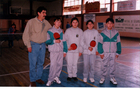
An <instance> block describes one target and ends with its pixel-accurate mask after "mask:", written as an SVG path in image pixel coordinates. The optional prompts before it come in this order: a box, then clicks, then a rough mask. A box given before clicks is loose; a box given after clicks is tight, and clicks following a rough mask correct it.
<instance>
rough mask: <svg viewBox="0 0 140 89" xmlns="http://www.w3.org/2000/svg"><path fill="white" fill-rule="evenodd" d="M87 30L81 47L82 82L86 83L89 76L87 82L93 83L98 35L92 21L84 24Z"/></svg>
mask: <svg viewBox="0 0 140 89" xmlns="http://www.w3.org/2000/svg"><path fill="white" fill-rule="evenodd" d="M86 25H87V28H88V29H87V30H86V31H84V35H83V36H82V41H81V46H82V47H83V49H84V51H83V59H84V70H83V77H84V78H83V81H84V82H87V78H88V75H89V80H90V81H91V82H94V64H95V60H96V55H97V54H98V52H97V45H98V37H99V33H98V31H97V30H95V29H94V28H93V27H94V23H93V21H92V20H88V21H87V22H86Z"/></svg>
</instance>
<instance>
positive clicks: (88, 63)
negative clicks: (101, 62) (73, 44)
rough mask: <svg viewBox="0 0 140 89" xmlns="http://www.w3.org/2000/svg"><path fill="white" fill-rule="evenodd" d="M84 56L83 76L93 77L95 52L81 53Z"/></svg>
mask: <svg viewBox="0 0 140 89" xmlns="http://www.w3.org/2000/svg"><path fill="white" fill-rule="evenodd" d="M83 58H84V70H83V77H84V78H88V76H89V78H94V66H95V65H94V64H95V60H96V55H95V54H91V55H88V54H83Z"/></svg>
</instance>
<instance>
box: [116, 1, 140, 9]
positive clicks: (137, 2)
mask: <svg viewBox="0 0 140 89" xmlns="http://www.w3.org/2000/svg"><path fill="white" fill-rule="evenodd" d="M121 1H135V0H113V7H114V9H113V11H117V6H118V2H121ZM135 10H140V0H136V9H135ZM129 11H130V10H129Z"/></svg>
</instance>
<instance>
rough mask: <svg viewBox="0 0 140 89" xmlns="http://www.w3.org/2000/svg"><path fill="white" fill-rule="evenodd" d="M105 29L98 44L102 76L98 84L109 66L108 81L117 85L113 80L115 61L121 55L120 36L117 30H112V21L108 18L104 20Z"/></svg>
mask: <svg viewBox="0 0 140 89" xmlns="http://www.w3.org/2000/svg"><path fill="white" fill-rule="evenodd" d="M106 26H107V28H106V29H104V30H103V31H102V32H101V35H100V41H99V43H98V52H99V53H100V57H101V59H103V60H102V63H103V64H102V76H101V80H100V84H103V83H104V81H105V77H106V75H107V66H108V64H109V65H110V66H109V67H110V72H109V73H110V81H111V82H112V83H113V84H117V81H116V79H115V75H114V71H115V59H116V58H118V56H119V54H121V42H120V35H119V33H118V31H117V30H115V29H114V28H113V26H114V20H113V19H112V18H108V19H107V20H106Z"/></svg>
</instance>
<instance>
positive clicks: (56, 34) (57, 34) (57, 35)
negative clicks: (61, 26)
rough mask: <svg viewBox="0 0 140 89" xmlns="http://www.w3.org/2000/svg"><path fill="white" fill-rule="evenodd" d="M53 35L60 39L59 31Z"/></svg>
mask: <svg viewBox="0 0 140 89" xmlns="http://www.w3.org/2000/svg"><path fill="white" fill-rule="evenodd" d="M53 37H54V39H56V40H58V39H60V35H59V33H57V32H56V33H54V34H53Z"/></svg>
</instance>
